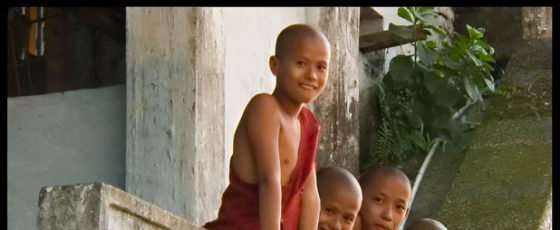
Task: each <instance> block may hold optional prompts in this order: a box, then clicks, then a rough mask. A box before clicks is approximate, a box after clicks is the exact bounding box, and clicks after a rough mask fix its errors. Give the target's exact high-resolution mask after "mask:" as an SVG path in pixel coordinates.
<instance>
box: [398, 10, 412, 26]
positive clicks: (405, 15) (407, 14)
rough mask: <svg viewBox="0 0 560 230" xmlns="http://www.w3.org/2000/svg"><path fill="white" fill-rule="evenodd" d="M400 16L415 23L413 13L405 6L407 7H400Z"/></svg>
mask: <svg viewBox="0 0 560 230" xmlns="http://www.w3.org/2000/svg"><path fill="white" fill-rule="evenodd" d="M397 14H398V15H399V17H401V18H404V19H406V20H407V21H409V22H412V23H414V19H412V13H410V11H409V10H408V9H407V8H405V7H399V10H398V13H397Z"/></svg>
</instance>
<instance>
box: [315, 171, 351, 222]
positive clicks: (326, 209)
mask: <svg viewBox="0 0 560 230" xmlns="http://www.w3.org/2000/svg"><path fill="white" fill-rule="evenodd" d="M317 189H318V190H319V197H320V198H321V213H320V214H319V228H318V229H319V230H330V229H337V230H340V229H343V230H351V229H352V226H353V225H354V220H355V219H356V217H357V216H358V211H360V205H362V190H361V189H360V184H358V180H356V178H355V177H354V175H352V174H351V173H350V172H348V171H347V170H345V169H343V168H338V167H328V168H322V169H320V170H319V171H318V172H317Z"/></svg>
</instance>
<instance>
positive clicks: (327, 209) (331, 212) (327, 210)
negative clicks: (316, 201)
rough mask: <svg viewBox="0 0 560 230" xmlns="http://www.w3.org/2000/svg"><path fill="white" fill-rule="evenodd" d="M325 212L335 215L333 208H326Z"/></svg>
mask: <svg viewBox="0 0 560 230" xmlns="http://www.w3.org/2000/svg"><path fill="white" fill-rule="evenodd" d="M325 212H326V213H327V214H334V210H333V209H332V208H325Z"/></svg>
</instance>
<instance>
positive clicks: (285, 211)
mask: <svg viewBox="0 0 560 230" xmlns="http://www.w3.org/2000/svg"><path fill="white" fill-rule="evenodd" d="M298 118H299V121H300V129H301V138H300V145H299V149H298V160H297V163H296V166H295V167H294V170H293V171H292V174H291V177H290V180H289V181H288V184H286V185H285V186H282V217H281V218H282V219H281V226H282V229H284V230H296V229H297V228H298V225H299V217H300V200H301V199H300V196H301V192H302V191H303V185H304V183H305V181H306V180H307V178H309V176H310V175H311V173H315V172H314V171H313V169H314V166H315V154H316V150H317V142H318V137H319V129H320V126H319V123H318V122H317V119H316V118H315V116H314V115H313V113H312V112H311V111H310V110H309V109H307V108H306V107H303V108H302V110H301V112H300V114H299V117H298ZM203 227H204V228H207V229H212V230H221V229H230V230H235V229H240V230H241V229H243V230H257V229H260V224H259V185H258V184H250V183H246V182H244V181H242V180H241V179H240V178H239V177H237V175H236V174H235V172H233V170H232V169H231V167H230V171H229V186H228V187H227V188H226V190H225V191H224V194H223V196H222V206H221V207H220V211H219V213H218V219H216V220H214V221H211V222H209V223H206V224H205V225H204V226H203Z"/></svg>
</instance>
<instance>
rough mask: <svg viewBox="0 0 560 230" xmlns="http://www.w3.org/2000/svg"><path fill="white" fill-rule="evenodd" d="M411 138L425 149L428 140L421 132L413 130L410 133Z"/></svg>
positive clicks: (415, 143)
mask: <svg viewBox="0 0 560 230" xmlns="http://www.w3.org/2000/svg"><path fill="white" fill-rule="evenodd" d="M410 139H412V143H414V145H416V146H418V147H419V148H422V149H423V148H424V146H425V145H426V140H424V137H423V136H422V134H421V133H420V132H412V133H411V135H410Z"/></svg>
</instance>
